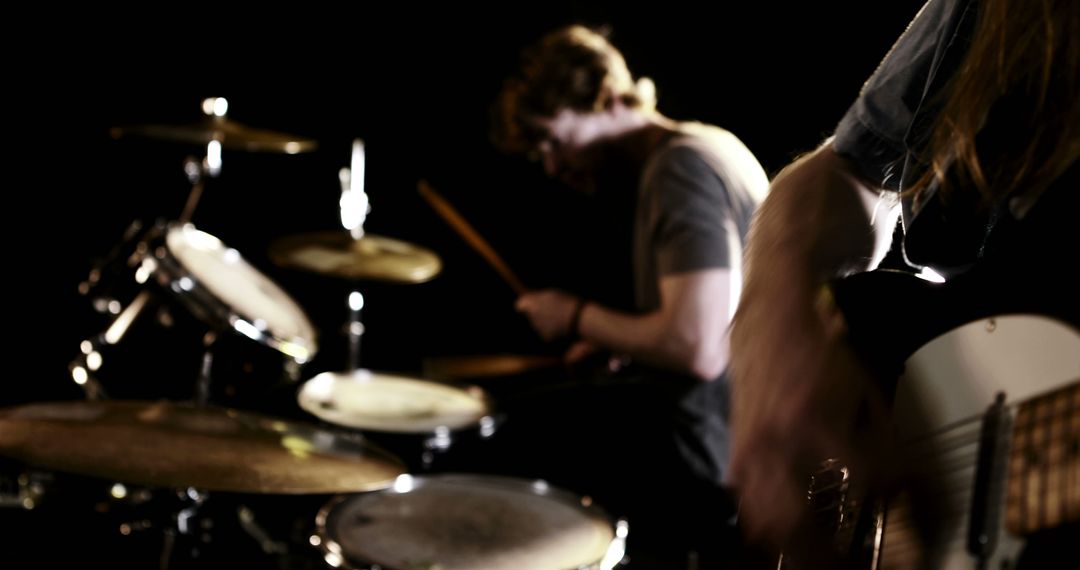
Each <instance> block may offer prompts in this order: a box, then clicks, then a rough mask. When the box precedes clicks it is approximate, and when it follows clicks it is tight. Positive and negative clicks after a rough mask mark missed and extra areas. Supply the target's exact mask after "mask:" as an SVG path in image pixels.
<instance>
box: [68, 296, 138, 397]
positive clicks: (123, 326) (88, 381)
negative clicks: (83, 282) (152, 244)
mask: <svg viewBox="0 0 1080 570" xmlns="http://www.w3.org/2000/svg"><path fill="white" fill-rule="evenodd" d="M149 302H150V292H149V291H142V292H140V293H139V294H138V295H137V296H136V297H135V300H133V301H132V302H131V304H129V305H128V306H127V307H125V308H124V310H123V311H120V312H119V313H118V314H117V315H116V318H114V319H113V320H112V322H111V323H109V326H108V328H106V329H105V331H104V332H102V333H101V334H99V335H97V336H96V337H94V338H90V339H86V340H84V341H82V343H80V346H79V349H80V350H79V355H78V356H76V357H75V359H74V360H72V361H71V364H69V365H68V371H69V372H70V373H71V379H72V380H74V381H75V383H76V384H78V385H79V387H80V388H82V389H83V392H84V393H85V395H86V399H87V400H91V401H97V400H102V399H106V398H108V395H107V394H106V393H105V389H104V388H103V387H102V386H101V383H100V382H98V380H97V378H95V377H94V374H93V373H94V372H95V371H97V370H98V369H99V368H101V364H102V362H101V360H102V357H101V352H100V349H101V348H102V347H103V346H111V345H114V344H118V343H119V342H120V341H121V340H123V339H124V335H125V334H127V331H128V329H130V328H131V325H132V323H134V322H135V319H137V318H138V317H139V315H141V314H142V313H143V311H144V310H145V308H146V305H147V304H148V303H149Z"/></svg>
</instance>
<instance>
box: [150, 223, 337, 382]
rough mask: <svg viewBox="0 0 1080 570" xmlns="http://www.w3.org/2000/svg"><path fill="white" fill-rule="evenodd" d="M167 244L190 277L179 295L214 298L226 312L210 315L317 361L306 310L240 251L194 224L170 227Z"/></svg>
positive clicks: (181, 284) (181, 285)
mask: <svg viewBox="0 0 1080 570" xmlns="http://www.w3.org/2000/svg"><path fill="white" fill-rule="evenodd" d="M165 244H166V246H167V247H168V250H169V252H170V253H171V254H172V255H173V256H174V257H175V258H176V261H177V262H178V263H179V264H180V265H181V266H182V267H183V269H184V270H185V271H186V272H187V273H188V274H189V275H188V276H185V277H188V279H187V280H185V279H184V277H180V278H179V279H178V281H177V283H179V290H176V289H177V288H176V287H174V288H173V289H174V292H176V293H177V294H179V295H189V296H191V297H193V298H200V297H201V298H204V299H205V297H206V295H199V294H197V293H194V291H196V290H197V289H198V290H200V291H199V293H203V292H206V293H209V295H210V296H211V297H212V298H213V299H216V300H217V301H219V302H220V303H221V304H222V305H224V307H216V308H213V309H211V310H207V311H205V312H207V313H210V314H219V313H221V312H226V313H228V316H227V317H226V318H227V320H228V321H229V322H228V325H230V326H232V327H233V328H234V329H236V330H237V331H238V332H240V333H242V334H244V335H246V336H248V337H251V338H253V339H255V340H257V341H260V342H264V343H266V344H268V345H270V346H272V347H273V348H276V349H278V350H280V351H281V352H284V353H285V354H288V355H289V356H292V357H294V358H295V359H296V360H298V361H300V362H304V361H307V360H308V359H310V357H311V356H313V355H314V352H315V347H316V341H315V329H314V327H313V326H312V325H311V322H310V321H309V320H308V318H307V316H306V315H305V314H304V311H303V309H301V308H300V306H299V305H297V304H296V302H295V301H293V299H292V297H290V296H289V294H288V293H286V292H285V291H284V290H282V289H281V288H280V287H278V286H277V284H276V283H274V282H273V281H271V280H270V278H268V277H267V276H265V275H263V274H262V273H261V272H259V270H257V269H255V268H254V267H253V266H251V265H250V264H248V263H247V262H246V261H244V259H243V258H242V257H241V256H240V253H239V252H237V251H236V250H235V249H231V248H228V247H225V245H224V244H223V243H221V240H219V239H218V238H216V237H214V236H212V235H210V234H208V233H206V232H202V231H199V230H197V229H195V227H194V226H192V225H190V224H185V225H173V226H170V227H169V230H168V233H167V234H166V236H165Z"/></svg>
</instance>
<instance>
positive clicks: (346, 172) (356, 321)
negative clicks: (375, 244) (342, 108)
mask: <svg viewBox="0 0 1080 570" xmlns="http://www.w3.org/2000/svg"><path fill="white" fill-rule="evenodd" d="M338 178H339V180H340V181H341V200H340V201H339V207H340V209H341V225H342V226H344V227H345V229H347V230H349V233H350V235H352V238H353V240H356V241H359V240H360V239H362V238H363V237H364V221H366V220H367V215H368V214H369V213H370V212H371V204H370V202H369V201H368V196H367V194H366V193H365V192H364V141H362V140H360V139H355V140H353V147H352V159H351V161H350V163H349V168H342V169H341V171H339V173H338ZM348 306H349V319H348V324H347V325H346V327H347V328H346V333H347V335H348V338H349V360H348V371H350V372H351V371H354V370H358V369H359V368H360V337H361V336H362V335H363V334H364V325H363V323H361V322H360V311H361V310H362V309H363V308H364V295H363V294H362V293H360V290H359V289H354V290H352V291H350V292H349V296H348Z"/></svg>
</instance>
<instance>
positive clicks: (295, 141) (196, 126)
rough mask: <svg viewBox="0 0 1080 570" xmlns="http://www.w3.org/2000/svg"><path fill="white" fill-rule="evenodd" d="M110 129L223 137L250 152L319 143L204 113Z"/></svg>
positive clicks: (154, 135) (305, 148) (292, 150)
mask: <svg viewBox="0 0 1080 570" xmlns="http://www.w3.org/2000/svg"><path fill="white" fill-rule="evenodd" d="M109 132H110V134H111V135H112V137H113V138H115V139H118V138H123V137H128V136H139V137H146V138H151V139H158V140H163V141H172V142H180V143H190V144H199V145H204V144H207V143H209V142H210V141H212V140H218V141H221V146H222V147H224V148H227V149H232V150H245V151H249V152H284V153H287V154H296V153H299V152H310V151H313V150H315V148H316V147H317V146H318V144H317V143H316V142H315V141H313V140H311V139H305V138H302V137H298V136H296V135H290V134H286V133H279V132H274V131H268V130H265V129H256V128H253V127H249V126H247V125H244V124H241V123H238V122H236V121H233V120H232V119H227V118H225V117H204V118H203V119H201V120H200V121H198V122H195V123H191V124H181V125H131V126H126V127H114V128H112V129H111V130H110V131H109Z"/></svg>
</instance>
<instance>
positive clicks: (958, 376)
mask: <svg viewBox="0 0 1080 570" xmlns="http://www.w3.org/2000/svg"><path fill="white" fill-rule="evenodd" d="M954 281H956V283H954V282H953V281H950V282H949V284H948V285H943V284H932V283H928V282H925V281H922V280H919V279H916V278H914V277H911V276H908V275H906V274H899V273H896V272H873V273H868V274H864V275H861V276H856V277H855V278H850V279H848V280H845V281H844V282H841V283H839V284H837V287H836V288H835V292H836V298H837V301H838V304H839V305H840V306H841V309H842V310H843V312H844V314H845V316H846V317H847V319H848V322H849V330H850V333H851V334H850V340H851V342H852V343H853V344H854V345H855V347H856V350H857V352H858V353H859V354H862V355H864V356H865V357H866V361H867V362H870V363H875V364H873V365H872V367H876V368H875V369H874V371H875V372H876V373H877V374H878V375H879V376H882V377H895V378H897V380H896V385H895V387H888V388H887V393H892V394H894V398H893V402H892V410H893V415H894V424H895V428H896V430H897V434H898V439H899V441H901V442H902V443H903V446H904V447H903V449H902V451H901V452H902V453H903V459H904V465H905V466H906V468H907V469H908V470H909V471H910V472H909V473H907V477H906V478H905V479H906V483H907V484H905V485H904V489H905V491H904V492H903V493H901V494H899V495H897V496H895V497H891V498H889V499H887V500H879V499H875V498H874V497H872V495H871V494H868V493H867V491H866V489H865V486H864V485H863V484H862V483H861V482H860V481H859V477H858V475H859V474H858V473H851V472H849V471H848V470H847V469H846V468H844V466H842V465H839V464H838V463H837V462H835V461H829V462H825V463H824V464H823V465H822V469H821V470H820V471H819V472H818V473H815V474H814V476H813V477H812V478H811V484H810V489H809V494H808V496H809V501H810V504H811V507H812V510H814V511H816V513H817V515H818V518H819V520H820V521H821V523H822V524H826V525H828V526H829V528H827V529H826V530H828V531H830V532H832V533H833V537H834V542H835V544H834V546H835V549H836V550H837V551H838V552H842V553H843V558H844V559H845V561H846V562H845V563H846V564H848V565H849V566H851V567H858V568H872V569H883V570H894V569H901V568H905V569H906V568H948V569H953V568H956V569H960V568H987V569H990V568H993V569H999V568H1000V569H1004V568H1016V567H1017V562H1018V561H1023V562H1025V563H1027V566H1028V567H1037V568H1043V567H1047V566H1046V564H1050V562H1048V561H1051V560H1052V561H1053V562H1052V564H1053V565H1054V566H1057V565H1059V564H1064V566H1065V567H1073V568H1076V567H1080V564H1078V563H1077V560H1078V559H1080V558H1078V557H1077V555H1076V554H1074V553H1072V552H1066V553H1065V555H1066V556H1070V555H1071V558H1072V562H1067V561H1066V560H1068V559H1065V560H1057V559H1056V556H1058V553H1057V552H1054V553H1050V552H1048V551H1039V550H1037V548H1038V547H1040V546H1041V545H1043V544H1044V543H1045V544H1053V548H1059V547H1060V546H1061V545H1062V544H1066V543H1068V542H1071V543H1073V544H1070V546H1073V545H1080V531H1078V529H1080V329H1078V328H1077V327H1076V325H1075V323H1076V322H1077V321H1076V320H1074V319H1073V317H1074V315H1066V316H1067V317H1068V318H1069V320H1063V319H1060V318H1056V317H1055V316H1050V315H1049V314H1047V313H1048V312H1049V311H1043V309H1045V308H1049V307H1061V306H1062V305H1061V304H1055V303H1057V302H1056V301H1049V300H1047V299H1036V300H1035V302H1033V303H1028V305H1029V306H1032V307H1035V308H1036V309H1038V311H1037V312H1034V313H1023V312H1019V310H1020V309H1021V306H1020V305H1017V304H1015V303H1013V302H1011V301H1010V302H1004V303H1002V302H1000V301H1001V299H1004V298H1007V297H1008V296H1009V294H1010V293H1011V292H1015V291H1009V287H1008V286H1005V287H1004V289H1001V288H994V287H986V286H985V283H980V282H979V281H978V280H977V276H973V277H971V278H957V279H955V280H954ZM976 283H980V284H979V285H977V286H973V284H976ZM1014 283H1015V282H1014ZM867 290H870V291H875V293H874V295H873V297H872V298H869V299H868V298H867V296H866V295H864V294H862V292H864V291H867ZM868 300H869V301H871V302H873V303H874V307H875V310H874V311H870V310H867V309H869V307H868V306H865V302H866V301H868ZM995 305H997V306H1003V307H1005V311H1004V313H1005V314H995V315H993V316H987V315H986V313H987V308H988V307H993V306H995ZM882 307H886V308H889V307H891V308H892V309H893V311H894V314H892V315H890V316H888V317H887V318H885V319H881V318H880V317H881V310H882ZM916 311H918V312H920V317H919V318H912V317H913V314H914V313H915V312H916ZM980 314H981V316H980ZM871 321H875V322H876V323H878V324H875V325H873V326H870V324H869V323H870V322H871ZM882 322H884V323H886V325H889V324H892V325H899V324H901V323H908V325H907V326H893V327H891V328H892V330H887V329H889V328H890V327H888V326H886V327H885V328H883V327H882V326H881V325H880V323H882ZM910 323H915V324H914V325H913V326H911V325H910ZM900 363H902V364H900ZM893 388H894V389H893ZM1070 537H1071V538H1070ZM1025 548H1027V549H1028V550H1027V552H1025ZM1040 556H1041V558H1040ZM1035 560H1038V562H1034V561H1035ZM782 565H783V566H794V567H798V563H797V562H795V563H793V564H782Z"/></svg>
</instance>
